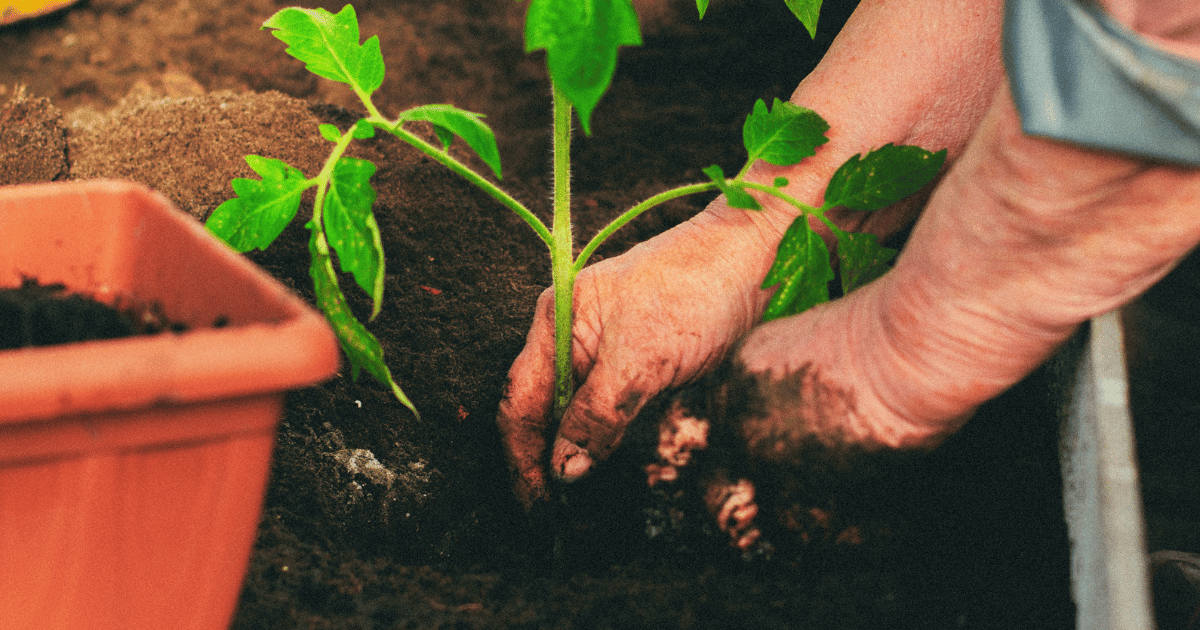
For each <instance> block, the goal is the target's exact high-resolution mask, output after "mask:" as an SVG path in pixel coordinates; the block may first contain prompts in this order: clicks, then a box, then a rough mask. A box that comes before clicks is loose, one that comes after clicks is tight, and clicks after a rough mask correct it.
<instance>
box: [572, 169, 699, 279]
mask: <svg viewBox="0 0 1200 630" xmlns="http://www.w3.org/2000/svg"><path fill="white" fill-rule="evenodd" d="M713 190H717V185H716V184H714V183H712V182H708V183H705V184H692V185H690V186H680V187H679V188H672V189H671V190H667V191H663V192H660V193H658V194H657V195H654V196H653V197H651V198H649V199H647V200H645V201H643V202H641V203H639V204H638V205H636V206H634V207H632V208H630V209H628V210H626V211H625V212H624V213H623V214H622V215H621V216H619V217H617V218H615V219H613V220H612V222H611V223H609V224H608V225H606V226H604V229H602V230H600V231H599V232H597V233H596V235H595V236H593V237H592V240H590V241H588V244H587V246H586V247H584V248H583V251H581V252H579V256H578V257H577V258H576V259H575V273H579V272H580V271H581V270H583V267H584V265H586V264H587V260H588V258H590V257H591V255H592V254H593V253H595V251H596V249H597V248H599V247H600V245H602V244H603V243H604V241H606V240H608V237H610V236H612V234H613V232H616V231H617V230H619V229H621V228H622V227H625V224H626V223H629V222H630V221H632V220H634V219H636V218H638V216H639V215H641V214H642V213H643V212H645V211H647V210H649V209H651V208H653V207H654V206H657V205H659V204H661V203H666V202H668V201H670V200H672V199H678V198H680V197H686V196H687V195H694V194H696V193H702V192H709V191H713Z"/></svg>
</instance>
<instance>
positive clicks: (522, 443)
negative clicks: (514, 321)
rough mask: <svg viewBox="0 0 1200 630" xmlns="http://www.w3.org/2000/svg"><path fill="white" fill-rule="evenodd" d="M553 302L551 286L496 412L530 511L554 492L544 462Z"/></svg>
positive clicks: (551, 370) (550, 389)
mask: <svg viewBox="0 0 1200 630" xmlns="http://www.w3.org/2000/svg"><path fill="white" fill-rule="evenodd" d="M553 306H554V301H553V293H552V292H551V291H550V290H547V291H546V292H544V293H542V295H541V297H539V298H538V304H537V310H536V311H535V315H534V318H533V324H532V325H531V326H530V329H529V335H528V337H527V338H526V340H525V348H524V349H523V350H522V351H521V353H520V354H519V355H517V358H516V360H515V361H513V364H512V367H511V368H510V369H509V372H508V382H507V383H506V384H505V389H504V396H503V398H501V400H500V409H499V411H498V413H497V415H496V423H497V424H498V425H499V427H500V434H501V439H502V440H503V443H504V450H505V452H506V453H507V454H508V460H509V466H510V467H511V469H512V471H513V475H514V485H515V491H516V494H517V498H518V499H520V501H521V502H522V503H523V504H524V505H525V508H526V509H529V508H530V507H531V506H532V505H533V503H534V501H537V500H542V499H545V498H546V497H547V496H548V492H547V489H546V474H545V467H544V462H545V456H546V437H547V434H548V430H549V423H550V407H551V404H552V403H551V399H552V395H553V390H554V325H553Z"/></svg>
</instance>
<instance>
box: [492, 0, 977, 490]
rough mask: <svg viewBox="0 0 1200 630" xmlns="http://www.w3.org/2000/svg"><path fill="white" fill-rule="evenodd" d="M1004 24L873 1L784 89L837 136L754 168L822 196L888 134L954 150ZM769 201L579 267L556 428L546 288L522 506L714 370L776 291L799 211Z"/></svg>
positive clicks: (532, 339)
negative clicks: (663, 400)
mask: <svg viewBox="0 0 1200 630" xmlns="http://www.w3.org/2000/svg"><path fill="white" fill-rule="evenodd" d="M884 5H887V6H886V7H885V6H884ZM999 25H1000V6H999V2H995V1H994V2H990V3H980V2H978V1H977V0H954V1H951V2H941V3H928V2H924V1H923V0H905V1H903V2H886V3H885V2H882V1H881V0H864V2H862V4H861V5H860V6H859V8H858V9H857V11H856V12H855V14H854V16H853V17H852V18H851V20H850V22H849V23H847V25H846V26H845V28H844V29H843V30H842V32H841V34H840V35H839V36H838V39H837V40H836V41H835V42H834V44H833V46H832V47H831V48H830V50H829V52H828V53H827V55H826V56H825V58H824V60H823V61H822V63H821V65H820V66H819V67H818V68H817V69H816V70H814V71H813V72H812V73H811V74H810V75H809V76H808V77H807V78H806V79H805V80H804V82H803V83H802V84H801V85H800V87H799V88H797V90H796V93H795V94H794V95H793V97H792V99H791V100H792V102H795V103H797V104H799V105H802V106H805V107H809V108H811V109H813V110H815V111H817V112H818V113H820V114H821V115H822V116H823V117H824V118H825V119H826V120H827V121H829V123H830V125H831V126H832V129H831V131H830V133H829V138H830V141H829V142H828V143H827V144H826V145H823V146H822V147H820V148H819V149H818V152H817V154H816V155H815V156H813V157H811V158H809V159H807V160H805V161H804V162H803V163H802V164H801V165H800V166H799V167H789V168H781V167H773V166H769V165H766V164H764V163H759V164H758V165H757V167H756V168H755V169H754V171H753V175H752V177H754V178H755V179H756V180H757V181H762V182H771V181H773V180H774V178H775V177H777V176H786V177H787V178H788V179H789V182H790V184H789V186H788V187H787V188H786V192H788V193H789V194H791V195H792V196H794V197H796V198H798V199H801V200H802V201H805V202H806V203H813V204H816V205H820V204H819V201H820V198H821V195H822V194H823V192H824V185H825V182H827V181H828V179H829V177H830V175H831V174H832V173H833V171H834V170H835V169H836V168H837V167H838V166H839V165H840V164H841V163H842V162H844V161H845V160H846V159H847V158H849V157H850V156H852V155H854V154H856V153H861V152H863V151H865V150H867V149H870V148H874V147H878V146H881V145H883V144H886V143H889V142H893V143H897V144H915V145H918V146H925V147H947V148H949V150H950V155H951V158H953V157H955V156H957V155H958V154H960V153H961V151H962V149H963V147H964V146H965V143H966V141H967V139H968V138H969V136H970V132H971V130H973V129H974V128H975V126H976V125H977V124H978V121H979V120H980V118H981V117H982V115H983V113H984V111H985V109H986V106H987V103H988V99H989V97H990V95H991V94H992V92H993V91H994V89H995V86H996V84H997V82H998V81H999V79H1000V77H1001V69H1000V60H999V52H998V50H999V49H998V33H999ZM931 43H936V45H931ZM897 50H903V51H912V54H904V55H897V54H896V51H897ZM760 201H762V202H763V205H764V208H765V209H764V210H763V211H761V212H747V211H741V210H732V209H730V208H728V207H727V206H726V205H725V204H724V202H723V200H722V199H718V200H717V201H716V202H714V203H713V204H712V205H711V206H710V207H709V208H708V209H707V210H705V211H704V212H703V213H701V214H700V215H698V216H697V217H695V218H694V219H693V220H691V221H689V222H688V223H685V224H683V225H680V226H678V227H676V228H674V229H672V230H670V231H668V232H666V233H664V234H662V235H660V236H658V237H656V238H654V239H651V240H649V241H647V242H645V243H643V244H641V245H639V246H638V247H635V248H634V249H632V250H631V251H629V252H627V253H626V254H624V255H622V256H619V257H615V258H612V259H609V260H606V261H603V262H601V263H598V264H596V265H594V266H592V267H589V268H588V269H585V270H584V272H583V273H581V274H580V276H579V278H578V279H577V282H576V287H575V305H576V306H575V309H576V311H575V313H574V316H575V324H574V340H573V352H574V368H575V377H576V382H577V384H578V389H577V391H576V393H575V396H574V398H573V399H572V402H571V404H570V406H569V408H568V409H567V410H566V412H565V415H564V416H563V418H562V420H561V422H560V423H559V425H558V426H557V427H555V426H551V419H550V407H551V392H552V384H553V325H552V312H551V311H552V307H553V301H552V299H551V297H550V293H549V292H547V293H546V294H544V295H543V296H542V299H541V300H540V301H539V303H538V310H537V313H536V315H535V317H534V322H533V325H532V327H531V329H530V333H529V337H528V340H527V344H526V347H525V349H524V350H523V351H522V353H521V354H520V356H519V357H518V358H517V360H516V361H515V362H514V364H513V367H512V369H511V371H510V373H509V381H508V384H507V388H506V394H505V398H504V400H503V401H502V402H501V406H500V413H499V418H498V422H499V425H500V428H501V431H502V434H503V437H504V441H505V447H506V449H507V450H508V453H509V458H510V462H511V464H512V467H513V469H514V471H515V475H516V490H517V494H518V496H519V497H520V499H521V500H522V501H523V502H524V503H525V505H526V506H529V505H531V504H532V503H533V502H535V501H537V500H539V499H544V498H546V497H547V495H548V491H547V481H548V475H550V474H553V475H555V476H557V477H559V478H562V479H565V480H571V479H575V478H578V477H580V476H582V475H584V474H585V473H586V472H587V471H588V470H589V469H590V468H591V467H592V466H593V465H594V464H595V463H596V462H597V461H600V460H602V459H604V458H605V457H606V456H607V455H608V454H609V453H611V452H612V451H613V449H614V448H616V446H617V445H618V444H619V442H620V441H621V438H622V435H623V433H624V430H625V427H626V426H627V425H628V424H629V422H630V421H631V419H632V418H634V417H635V416H636V415H637V414H638V411H639V410H640V409H641V408H642V407H643V405H645V404H646V402H647V401H648V400H650V399H651V398H652V397H654V396H656V395H657V394H659V393H660V392H662V391H664V390H667V389H670V388H677V387H680V386H682V385H684V384H686V383H689V382H692V381H695V380H696V379H697V378H698V377H700V376H701V375H702V374H704V373H705V372H708V371H710V370H711V369H712V368H714V367H715V366H716V365H717V364H718V363H720V362H721V361H722V360H723V359H724V358H725V357H726V355H727V354H728V353H729V351H730V349H731V348H732V347H733V346H734V344H735V343H736V342H737V341H738V340H739V339H741V338H742V337H743V336H745V335H746V333H747V332H748V331H750V329H751V328H752V327H753V326H754V325H755V324H756V323H757V322H758V321H759V320H760V318H761V313H762V311H763V309H764V307H765V304H766V301H767V300H768V299H769V296H770V294H769V293H768V292H765V291H763V290H761V289H760V288H759V284H760V282H761V280H762V278H763V276H764V275H765V273H766V271H767V269H768V268H769V266H770V263H771V261H772V260H773V258H774V253H775V247H776V245H777V244H778V242H779V239H780V238H781V236H782V234H783V232H784V230H785V229H786V228H787V226H788V225H789V224H790V222H791V221H792V220H793V219H794V218H795V210H794V209H790V208H788V207H786V206H783V205H782V204H779V203H776V202H775V201H774V200H773V199H760ZM918 209H919V200H918V201H914V202H910V203H907V204H904V205H901V206H897V207H894V208H890V209H888V210H886V211H880V212H876V213H873V214H871V215H863V214H859V213H854V212H849V211H844V212H843V211H838V212H837V213H831V218H832V219H833V220H834V221H835V222H836V223H837V224H838V225H839V226H840V227H842V228H843V229H853V230H856V231H865V232H871V233H875V234H877V235H879V236H880V237H883V238H886V237H887V236H890V235H892V234H894V233H896V232H898V231H899V230H901V229H902V228H904V227H906V226H907V225H909V224H910V223H911V221H912V218H913V217H914V216H915V214H916V212H917V211H918ZM838 343H841V342H838ZM839 347H842V346H839ZM867 358H868V357H865V356H864V357H863V359H864V360H866V359H867Z"/></svg>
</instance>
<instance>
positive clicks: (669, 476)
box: [646, 403, 709, 486]
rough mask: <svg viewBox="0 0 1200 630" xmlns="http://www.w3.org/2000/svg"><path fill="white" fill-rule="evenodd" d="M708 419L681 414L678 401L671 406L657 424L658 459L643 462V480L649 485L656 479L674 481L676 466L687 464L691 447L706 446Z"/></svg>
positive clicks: (692, 448) (677, 467) (655, 481)
mask: <svg viewBox="0 0 1200 630" xmlns="http://www.w3.org/2000/svg"><path fill="white" fill-rule="evenodd" d="M708 429H709V423H708V421H706V420H699V419H696V418H692V417H690V416H687V415H684V413H683V409H682V408H681V407H680V405H679V404H678V403H676V404H675V405H674V406H672V407H671V409H670V411H668V412H667V417H666V418H664V419H663V420H662V421H661V422H660V423H659V425H658V449H657V450H658V457H659V460H658V462H657V463H654V464H649V465H647V466H646V480H647V483H648V484H649V485H651V486H653V485H654V484H656V483H658V482H659V481H675V480H676V479H678V478H679V469H680V468H682V467H684V466H687V465H688V462H690V461H691V459H692V451H697V450H700V449H704V448H707V447H708Z"/></svg>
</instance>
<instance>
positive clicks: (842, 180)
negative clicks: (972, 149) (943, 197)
mask: <svg viewBox="0 0 1200 630" xmlns="http://www.w3.org/2000/svg"><path fill="white" fill-rule="evenodd" d="M945 162H946V150H945V149H942V150H941V151H938V152H937V153H931V152H929V151H926V150H925V149H922V148H920V147H913V146H896V145H893V144H887V145H884V146H882V147H880V148H878V149H875V150H874V151H871V152H869V153H867V156H866V157H860V155H855V156H853V157H851V158H850V159H848V160H846V162H845V163H844V164H842V165H841V167H839V168H838V170H837V172H836V173H834V174H833V177H831V178H830V179H829V186H827V187H826V188H825V205H824V206H823V208H824V209H826V210H827V209H829V208H835V207H838V206H843V207H846V208H850V209H852V210H863V211H870V210H878V209H880V208H884V207H887V206H890V205H892V204H893V203H896V202H897V201H900V200H901V199H904V198H905V197H907V196H909V195H911V194H913V193H915V192H917V191H918V190H920V189H921V188H923V187H924V186H925V184H928V183H929V182H930V181H932V180H933V178H934V177H936V176H937V174H938V172H939V171H941V170H942V164H944V163H945Z"/></svg>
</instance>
